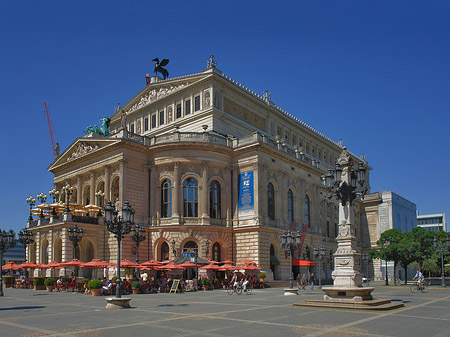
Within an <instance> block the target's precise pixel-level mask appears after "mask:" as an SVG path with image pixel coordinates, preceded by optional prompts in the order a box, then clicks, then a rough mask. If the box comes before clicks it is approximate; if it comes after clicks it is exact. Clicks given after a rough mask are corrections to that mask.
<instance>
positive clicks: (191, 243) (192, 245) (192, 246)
mask: <svg viewBox="0 0 450 337" xmlns="http://www.w3.org/2000/svg"><path fill="white" fill-rule="evenodd" d="M190 250H191V252H190V253H192V251H193V252H198V245H197V244H196V243H195V242H194V241H188V242H186V243H185V244H184V249H183V253H189V251H190Z"/></svg>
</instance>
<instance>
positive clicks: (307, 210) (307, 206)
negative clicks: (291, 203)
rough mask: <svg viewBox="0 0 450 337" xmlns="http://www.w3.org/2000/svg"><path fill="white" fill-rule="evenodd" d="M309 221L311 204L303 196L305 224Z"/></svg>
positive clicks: (307, 198) (306, 196)
mask: <svg viewBox="0 0 450 337" xmlns="http://www.w3.org/2000/svg"><path fill="white" fill-rule="evenodd" d="M310 221H311V202H310V201H309V196H308V195H305V224H307V223H308V222H310Z"/></svg>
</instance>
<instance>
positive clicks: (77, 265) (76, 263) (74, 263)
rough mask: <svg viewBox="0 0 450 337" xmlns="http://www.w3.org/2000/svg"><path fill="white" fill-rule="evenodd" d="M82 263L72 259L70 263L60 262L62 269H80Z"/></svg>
mask: <svg viewBox="0 0 450 337" xmlns="http://www.w3.org/2000/svg"><path fill="white" fill-rule="evenodd" d="M83 263H84V262H81V261H80V260H78V259H73V260H71V261H65V262H61V266H62V267H80V266H81V265H82V264H83Z"/></svg>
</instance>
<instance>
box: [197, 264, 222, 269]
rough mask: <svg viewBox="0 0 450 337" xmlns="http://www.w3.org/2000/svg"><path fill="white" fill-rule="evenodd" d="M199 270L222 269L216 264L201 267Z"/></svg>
mask: <svg viewBox="0 0 450 337" xmlns="http://www.w3.org/2000/svg"><path fill="white" fill-rule="evenodd" d="M199 268H200V269H205V270H219V269H220V267H219V266H218V265H216V264H214V263H210V264H207V265H206V266H201V267H199Z"/></svg>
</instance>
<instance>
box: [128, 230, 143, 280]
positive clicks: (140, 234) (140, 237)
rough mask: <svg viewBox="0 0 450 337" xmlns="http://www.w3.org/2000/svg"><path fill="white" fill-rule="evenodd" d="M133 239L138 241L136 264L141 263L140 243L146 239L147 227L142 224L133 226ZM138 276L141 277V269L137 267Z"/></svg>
mask: <svg viewBox="0 0 450 337" xmlns="http://www.w3.org/2000/svg"><path fill="white" fill-rule="evenodd" d="M131 232H132V234H131V239H132V240H133V241H134V242H135V243H136V264H138V263H139V244H140V243H141V242H142V241H144V240H145V235H144V234H143V233H145V229H144V228H143V227H142V226H141V225H136V226H134V227H131ZM135 274H136V278H139V270H137V269H136V272H135Z"/></svg>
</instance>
